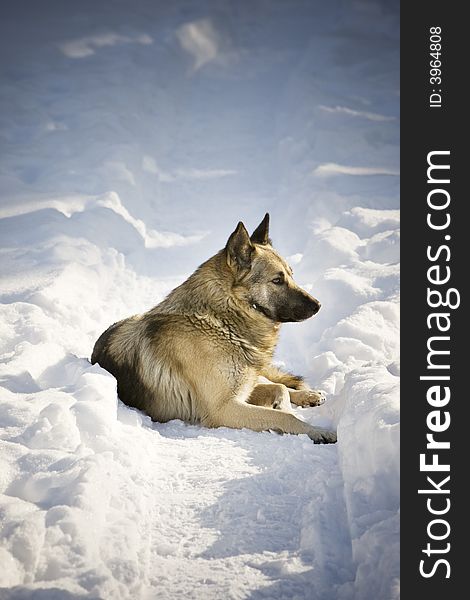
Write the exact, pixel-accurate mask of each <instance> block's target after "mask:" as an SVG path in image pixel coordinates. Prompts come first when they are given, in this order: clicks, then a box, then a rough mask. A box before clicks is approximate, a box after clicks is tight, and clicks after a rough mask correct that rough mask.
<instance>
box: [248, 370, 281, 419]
mask: <svg viewBox="0 0 470 600" xmlns="http://www.w3.org/2000/svg"><path fill="white" fill-rule="evenodd" d="M260 379H261V380H264V381H263V382H262V383H258V385H256V387H255V389H254V390H253V391H252V392H251V395H250V397H249V398H248V400H247V402H248V403H249V404H254V405H255V406H268V407H270V408H275V409H278V410H287V411H290V410H291V403H290V396H289V391H288V389H287V388H286V386H285V385H282V383H271V382H270V381H268V380H267V379H264V377H262V378H261V377H260Z"/></svg>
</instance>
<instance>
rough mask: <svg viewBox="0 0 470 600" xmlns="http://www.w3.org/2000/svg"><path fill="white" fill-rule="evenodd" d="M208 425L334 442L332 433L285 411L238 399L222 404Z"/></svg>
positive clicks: (319, 441)
mask: <svg viewBox="0 0 470 600" xmlns="http://www.w3.org/2000/svg"><path fill="white" fill-rule="evenodd" d="M209 425H210V426H212V427H233V428H234V429H242V428H244V427H246V428H248V429H252V430H254V431H267V430H273V431H277V432H280V433H294V434H301V433H306V434H307V435H308V436H309V438H310V439H311V440H313V441H314V442H315V443H317V444H329V443H334V442H336V433H335V432H334V431H330V430H328V429H323V428H321V427H313V425H310V424H309V423H305V422H304V421H301V420H300V419H297V417H295V416H294V415H293V414H292V413H289V412H287V411H284V410H275V409H273V408H266V407H264V406H254V405H252V404H248V403H247V402H244V401H240V400H239V399H232V400H230V401H228V402H226V403H224V404H223V405H222V406H221V407H220V409H219V411H218V413H217V415H216V416H215V415H214V417H213V419H212V421H211V423H210V424H209Z"/></svg>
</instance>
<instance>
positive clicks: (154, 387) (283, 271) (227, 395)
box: [92, 215, 336, 443]
mask: <svg viewBox="0 0 470 600" xmlns="http://www.w3.org/2000/svg"><path fill="white" fill-rule="evenodd" d="M268 226H269V216H268V215H266V217H265V218H264V219H263V221H262V223H261V224H260V225H259V227H258V228H257V229H256V231H255V232H254V233H253V235H252V236H251V238H250V237H249V235H248V233H247V231H246V229H245V227H244V225H243V224H242V223H239V224H238V226H237V229H236V230H235V231H234V232H233V233H232V235H231V236H230V238H229V240H228V242H227V246H226V247H225V248H224V249H223V250H221V251H220V252H218V253H217V254H216V255H215V256H213V257H212V258H210V259H209V260H208V261H206V262H205V263H204V264H202V265H201V266H200V267H199V268H198V269H197V270H196V271H195V272H194V273H193V274H192V275H191V276H190V277H189V279H187V280H186V281H185V282H184V283H183V284H182V285H180V286H179V287H177V288H176V289H175V290H173V291H172V292H171V293H170V294H169V295H168V296H167V298H166V299H165V300H163V302H161V303H160V304H159V305H157V306H156V307H154V308H152V309H151V310H149V311H148V312H147V313H145V314H143V315H136V316H133V317H130V318H128V319H124V320H123V321H120V322H119V323H116V324H114V325H112V326H111V327H110V328H109V329H107V330H106V331H105V332H104V333H103V334H102V335H101V337H100V338H99V339H98V341H97V342H96V344H95V347H94V350H93V354H92V362H93V363H95V362H98V363H99V364H100V365H101V366H102V367H104V368H105V369H107V370H108V371H109V372H110V373H112V374H113V375H114V376H115V377H116V379H117V382H118V395H119V397H120V398H121V400H122V401H123V402H125V403H126V404H128V405H130V406H135V407H137V408H139V409H141V410H143V411H144V412H146V413H147V414H148V415H150V417H151V418H152V419H153V420H155V421H160V422H165V421H169V420H171V419H181V420H183V421H186V422H189V423H200V424H202V425H204V426H206V427H233V428H237V429H239V428H243V427H247V428H249V429H253V430H255V431H263V430H275V431H279V432H283V433H294V434H300V433H306V434H307V435H309V436H310V438H311V439H312V440H314V441H315V442H323V443H324V442H334V441H336V434H335V433H334V432H331V431H328V430H325V429H321V428H317V427H313V426H311V425H309V424H308V423H305V422H304V421H301V420H300V419H298V418H297V417H296V416H295V415H294V414H293V413H292V411H291V407H290V402H293V403H295V404H298V405H300V406H313V405H316V404H319V403H320V402H321V401H322V400H323V398H322V396H321V394H320V393H318V392H315V391H313V390H310V389H309V388H308V386H307V385H306V384H305V383H304V382H303V380H302V378H301V377H297V376H294V375H291V374H290V373H284V372H282V371H280V370H279V369H277V368H276V367H274V366H273V365H272V363H271V361H272V357H273V353H274V348H275V346H276V343H277V341H278V336H279V328H280V323H281V322H286V321H300V320H303V319H305V318H308V317H310V316H311V315H312V314H313V313H314V312H317V310H318V309H319V307H320V305H319V303H318V301H317V300H315V299H314V298H312V297H311V296H309V295H308V294H307V293H306V292H305V291H303V290H301V289H300V288H299V287H298V286H297V285H296V284H295V283H294V281H293V279H292V270H291V269H290V267H289V266H288V265H287V263H286V262H285V261H284V259H282V257H280V256H279V255H278V254H277V253H276V252H275V250H274V249H273V248H272V246H271V242H270V240H269V237H268Z"/></svg>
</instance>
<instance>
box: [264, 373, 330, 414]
mask: <svg viewBox="0 0 470 600" xmlns="http://www.w3.org/2000/svg"><path fill="white" fill-rule="evenodd" d="M262 375H263V376H264V377H265V378H266V379H268V380H269V381H272V382H273V383H280V384H283V385H285V386H286V387H287V388H288V390H289V396H290V401H291V402H292V404H296V405H297V406H303V407H306V406H319V405H320V404H323V402H325V394H324V393H323V392H321V391H319V390H312V389H311V388H310V387H309V386H308V385H307V384H306V383H305V381H304V380H303V378H302V377H300V376H299V375H292V373H285V372H284V371H281V370H280V369H278V368H277V367H275V366H274V365H269V366H268V367H267V368H266V369H264V370H263V372H262Z"/></svg>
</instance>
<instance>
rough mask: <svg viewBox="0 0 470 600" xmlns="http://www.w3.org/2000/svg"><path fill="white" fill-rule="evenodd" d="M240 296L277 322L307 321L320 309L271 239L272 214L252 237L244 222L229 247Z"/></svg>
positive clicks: (229, 256) (231, 239) (229, 240)
mask: <svg viewBox="0 0 470 600" xmlns="http://www.w3.org/2000/svg"><path fill="white" fill-rule="evenodd" d="M225 255H226V259H227V264H228V266H229V267H230V269H231V272H232V274H233V277H234V284H235V288H236V291H237V296H238V297H239V298H240V299H241V300H242V301H243V302H246V303H248V304H249V306H250V307H251V308H252V309H253V310H256V311H258V312H260V313H262V314H263V315H264V316H265V317H267V318H268V319H270V320H271V321H273V322H276V323H287V322H292V321H303V320H305V319H308V318H309V317H311V316H313V315H314V314H316V313H317V312H318V311H319V310H320V303H319V302H318V300H317V299H316V298H313V296H310V294H308V293H307V292H306V291H305V290H303V289H302V288H300V287H299V286H298V285H297V284H296V283H295V281H294V279H293V277H292V269H291V268H290V266H289V265H288V264H287V262H286V261H285V260H284V259H283V258H282V257H281V256H279V254H278V253H277V252H276V251H275V250H274V248H273V247H272V245H271V240H270V238H269V214H266V216H265V217H264V219H263V220H262V221H261V223H260V224H259V225H258V227H257V228H256V229H255V231H254V232H253V234H252V235H251V237H250V235H249V234H248V232H247V230H246V227H245V226H244V225H243V223H242V222H241V221H240V223H238V225H237V228H236V229H235V231H234V232H233V233H232V235H231V236H230V237H229V239H228V242H227V245H226V247H225Z"/></svg>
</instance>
